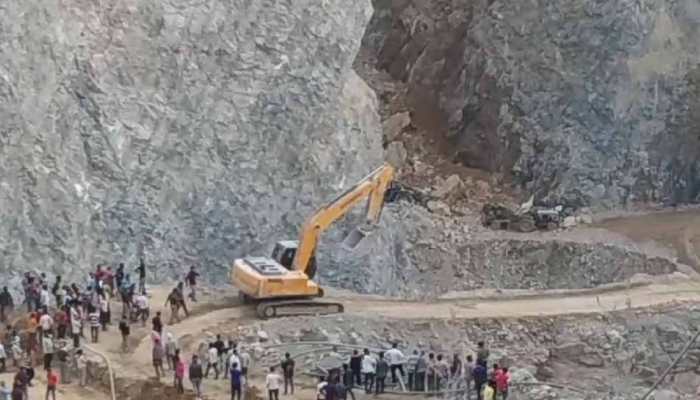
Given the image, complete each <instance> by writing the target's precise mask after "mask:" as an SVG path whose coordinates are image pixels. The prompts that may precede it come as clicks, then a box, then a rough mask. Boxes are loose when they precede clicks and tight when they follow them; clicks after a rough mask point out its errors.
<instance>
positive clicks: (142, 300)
mask: <svg viewBox="0 0 700 400" xmlns="http://www.w3.org/2000/svg"><path fill="white" fill-rule="evenodd" d="M134 304H136V310H137V313H138V318H140V319H141V325H142V326H146V321H147V320H148V314H149V312H148V311H149V310H148V297H146V294H145V293H139V294H137V295H136V297H135V298H134Z"/></svg>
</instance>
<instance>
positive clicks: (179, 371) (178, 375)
mask: <svg viewBox="0 0 700 400" xmlns="http://www.w3.org/2000/svg"><path fill="white" fill-rule="evenodd" d="M173 361H174V364H175V389H177V392H178V393H185V387H184V386H183V385H182V380H183V379H184V378H185V362H184V361H183V360H182V359H181V358H180V352H179V351H178V352H177V353H176V354H175V355H174V356H173Z"/></svg>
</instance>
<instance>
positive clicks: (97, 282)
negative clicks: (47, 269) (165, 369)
mask: <svg viewBox="0 0 700 400" xmlns="http://www.w3.org/2000/svg"><path fill="white" fill-rule="evenodd" d="M133 272H134V275H135V276H136V277H137V281H136V282H134V281H132V274H131V273H130V271H127V270H126V267H125V266H124V264H119V265H118V266H117V268H116V269H115V270H113V269H112V268H111V267H109V266H107V267H104V266H102V265H97V267H96V268H95V270H94V271H93V272H90V273H89V274H88V275H87V277H86V279H85V281H84V282H74V283H71V284H67V283H65V282H63V279H62V277H61V276H56V277H55V280H54V281H53V282H49V281H48V279H47V276H46V274H45V273H40V274H34V273H30V272H27V273H25V275H24V277H23V280H22V290H23V294H24V299H23V302H22V303H21V304H16V303H15V300H14V298H13V296H12V294H11V293H10V291H9V290H8V288H7V287H3V288H2V291H0V322H2V323H3V324H4V326H5V335H4V337H2V338H0V339H1V340H0V372H6V371H7V370H8V368H13V369H15V370H16V373H15V375H14V379H13V382H12V386H11V387H10V386H8V385H7V383H6V382H0V399H1V400H5V399H7V400H9V399H12V400H27V399H28V387H30V386H32V380H33V379H34V376H35V367H39V366H40V367H41V368H42V369H43V370H44V371H45V372H46V382H47V388H46V398H47V399H48V398H49V397H52V398H54V399H55V397H56V386H57V385H58V383H59V379H60V380H61V381H62V382H64V383H68V382H70V380H71V376H75V377H76V378H79V383H80V384H81V385H85V383H86V377H87V357H86V355H85V354H84V352H83V350H82V347H81V344H82V343H83V342H84V341H85V340H87V339H88V338H87V337H86V333H87V332H88V330H89V340H90V342H92V343H99V341H100V333H101V332H104V331H107V330H108V329H109V326H110V325H112V323H113V320H114V317H113V315H112V308H113V304H115V303H116V301H118V302H119V303H121V310H120V311H121V316H120V318H119V328H118V329H119V332H120V333H121V336H122V346H121V348H122V351H124V352H126V351H128V346H129V336H130V334H131V326H132V324H134V323H136V322H141V325H142V326H145V324H146V321H147V320H148V318H149V317H150V310H149V299H148V296H147V293H146V264H145V261H144V260H143V259H141V260H140V262H139V265H138V266H137V267H136V268H135V269H134V270H133ZM198 276H199V274H198V273H197V272H196V270H195V268H194V267H191V268H190V271H189V272H188V273H187V275H186V277H185V283H187V286H188V287H189V288H190V293H189V298H190V299H191V300H193V301H194V300H195V287H196V280H197V277H198ZM184 290H185V288H184V285H183V283H180V284H178V285H177V286H176V287H175V288H173V290H172V291H171V292H170V294H169V296H168V300H167V302H166V305H170V310H171V322H172V321H173V320H179V312H180V309H183V310H184V311H185V314H186V315H187V313H188V311H187V304H186V296H185V293H184ZM113 300H114V301H113ZM25 307H26V312H25ZM153 324H154V330H155V328H156V327H158V326H159V328H158V333H159V334H162V332H163V324H162V322H161V313H160V312H158V313H156V315H155V317H154V318H153ZM159 340H160V339H159ZM173 343H174V340H173ZM170 347H173V344H170ZM173 360H174V358H173ZM168 365H171V364H168Z"/></svg>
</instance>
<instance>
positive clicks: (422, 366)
mask: <svg viewBox="0 0 700 400" xmlns="http://www.w3.org/2000/svg"><path fill="white" fill-rule="evenodd" d="M427 371H428V361H427V360H426V359H425V352H424V351H421V352H420V355H419V356H418V360H417V361H416V375H415V376H416V378H415V381H414V388H413V390H415V391H416V392H424V391H425V374H426V372H427Z"/></svg>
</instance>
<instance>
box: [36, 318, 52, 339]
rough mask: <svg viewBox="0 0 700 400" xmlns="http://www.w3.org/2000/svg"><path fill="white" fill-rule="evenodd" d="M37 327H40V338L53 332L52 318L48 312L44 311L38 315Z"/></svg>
mask: <svg viewBox="0 0 700 400" xmlns="http://www.w3.org/2000/svg"><path fill="white" fill-rule="evenodd" d="M39 328H41V332H39V337H40V338H43V337H44V336H45V335H48V334H51V333H52V332H53V318H51V316H50V315H49V313H48V312H45V313H44V314H43V315H42V316H41V317H39Z"/></svg>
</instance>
